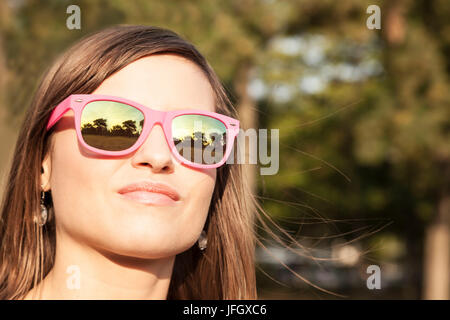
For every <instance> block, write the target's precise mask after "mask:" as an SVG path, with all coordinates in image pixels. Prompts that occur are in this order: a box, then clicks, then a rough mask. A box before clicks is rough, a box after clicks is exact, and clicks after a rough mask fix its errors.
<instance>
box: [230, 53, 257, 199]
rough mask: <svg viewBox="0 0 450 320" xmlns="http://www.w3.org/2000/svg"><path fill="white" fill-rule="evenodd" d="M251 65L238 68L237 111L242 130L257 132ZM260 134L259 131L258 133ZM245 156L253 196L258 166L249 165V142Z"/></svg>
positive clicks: (242, 65) (244, 63) (245, 63)
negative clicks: (248, 88)
mask: <svg viewBox="0 0 450 320" xmlns="http://www.w3.org/2000/svg"><path fill="white" fill-rule="evenodd" d="M251 67H252V65H251V63H250V62H248V61H244V62H243V63H242V64H241V65H240V66H239V68H238V71H237V77H236V82H235V91H236V93H237V95H238V99H239V101H238V102H237V110H238V113H239V119H240V123H241V128H242V129H244V130H246V129H249V128H254V129H255V130H257V125H258V119H257V117H258V114H257V112H256V103H255V101H254V99H253V98H252V97H251V96H250V95H249V93H248V90H247V87H248V83H249V81H250V72H251ZM257 132H258V131H257ZM243 151H244V154H245V157H244V159H245V163H246V164H245V165H244V175H245V179H246V181H247V183H248V185H249V187H250V190H251V192H252V193H253V194H256V174H257V171H256V168H257V166H255V165H252V164H248V163H249V159H250V157H249V148H248V142H246V148H245V150H243Z"/></svg>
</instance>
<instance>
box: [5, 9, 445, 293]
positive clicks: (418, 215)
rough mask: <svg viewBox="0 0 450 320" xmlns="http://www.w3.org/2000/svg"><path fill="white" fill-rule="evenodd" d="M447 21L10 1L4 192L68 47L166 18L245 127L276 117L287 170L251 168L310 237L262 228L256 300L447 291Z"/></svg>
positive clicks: (420, 15) (268, 196)
mask: <svg viewBox="0 0 450 320" xmlns="http://www.w3.org/2000/svg"><path fill="white" fill-rule="evenodd" d="M69 5H78V6H79V8H80V13H81V15H80V16H81V23H80V26H81V28H80V29H73V30H70V29H69V28H67V26H66V20H67V19H68V18H69V17H70V16H71V14H72V13H67V12H66V10H67V7H68V6H69ZM370 5H378V6H379V8H380V19H381V22H380V29H369V28H368V27H367V22H368V20H369V21H372V22H373V20H370V19H373V17H372V18H371V15H372V14H374V13H376V12H375V11H371V12H369V13H368V12H367V9H368V7H369V6H370ZM449 21H450V1H448V0H414V1H413V0H389V1H381V0H370V1H366V0H340V1H333V0H285V1H282V0H229V1H210V0H195V1H149V0H130V1H115V0H108V1H106V0H91V1H75V0H70V1H65V0H46V1H42V0H39V1H37V0H0V148H1V151H0V177H1V181H0V182H1V188H0V192H3V186H4V184H5V183H6V181H5V176H6V174H7V173H8V168H9V164H10V161H11V156H12V152H13V148H14V144H15V142H16V137H17V131H18V129H17V128H18V127H20V125H21V123H22V121H23V116H24V111H25V110H26V108H27V107H28V105H29V103H30V99H31V97H32V94H33V92H34V91H35V89H36V86H37V84H38V81H39V80H40V77H41V75H42V72H43V71H44V70H45V69H46V68H47V67H48V66H49V65H50V64H51V63H52V62H53V59H54V58H55V57H56V56H57V55H58V54H60V53H61V52H62V51H63V50H65V49H66V48H67V47H68V46H70V45H71V44H73V43H74V42H75V41H76V40H77V39H80V38H81V37H83V36H85V35H87V34H89V33H92V32H94V31H97V30H100V29H102V28H104V27H107V26H110V25H114V24H146V25H156V26H161V27H166V28H169V29H171V30H173V31H175V32H177V33H178V34H180V35H181V36H182V37H184V38H186V39H187V40H189V41H191V42H192V43H193V44H194V45H196V46H197V48H198V49H199V50H200V51H201V52H202V53H203V54H204V55H205V56H206V58H207V59H208V61H209V62H210V64H211V65H212V66H213V68H214V69H215V70H216V72H217V73H218V75H219V77H220V78H221V79H222V81H223V84H224V86H225V87H226V89H227V91H228V92H229V94H230V97H231V98H232V101H233V103H234V104H235V106H236V108H237V109H238V111H239V113H240V117H241V120H242V123H243V124H244V128H268V129H271V128H273V129H279V147H280V155H279V159H280V167H279V172H278V173H277V174H276V175H270V176H269V175H267V176H262V175H260V173H259V170H257V168H258V165H249V166H248V169H247V172H248V175H249V176H248V177H249V181H250V183H251V185H252V188H253V190H254V193H255V194H256V195H257V196H258V199H259V201H260V203H261V205H262V207H263V208H264V210H265V211H266V212H267V213H268V214H269V215H270V217H271V218H272V219H273V220H274V221H275V222H276V223H277V224H278V225H279V226H281V227H282V228H284V230H286V231H287V232H288V235H289V236H290V237H291V238H289V237H287V235H286V234H283V233H281V232H279V231H278V230H277V229H276V228H274V232H275V234H276V235H277V236H279V237H281V240H283V241H285V242H286V243H287V244H288V246H289V244H290V243H291V242H292V239H295V240H296V241H298V243H299V244H300V245H301V246H300V247H296V248H294V247H293V246H292V247H288V248H286V247H283V246H281V245H280V244H279V243H278V242H277V241H273V237H271V236H270V235H268V234H267V233H264V232H261V234H260V236H261V239H262V241H264V244H265V247H266V249H263V248H258V251H257V262H258V265H257V267H258V268H257V276H258V291H259V295H260V298H261V299H448V298H449V288H450V280H449V278H450V277H449V269H450V268H449V266H450V262H449V261H450V258H449V257H450V247H449V242H450V240H449V238H450V237H449V226H450V84H449V81H450V80H449V74H450V24H449ZM269 150H270V149H269ZM294 249H295V250H294ZM311 256H313V257H314V258H311ZM370 265H376V266H378V267H379V268H380V269H379V270H380V275H381V287H380V288H379V289H376V288H375V289H370V288H369V287H370V286H369V287H368V285H367V282H368V279H369V277H370V276H371V272H368V267H369V266H370ZM369 269H370V268H369ZM370 281H371V280H370V279H369V282H370Z"/></svg>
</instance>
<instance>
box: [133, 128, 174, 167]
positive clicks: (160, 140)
mask: <svg viewBox="0 0 450 320" xmlns="http://www.w3.org/2000/svg"><path fill="white" fill-rule="evenodd" d="M132 165H133V167H135V168H138V169H139V168H150V169H151V171H152V172H154V173H171V172H173V170H174V161H173V158H172V152H171V151H170V148H169V146H168V144H167V141H166V138H165V136H164V131H163V129H162V127H161V126H160V125H155V126H154V127H153V128H152V130H151V131H150V133H149V135H148V137H147V139H146V140H145V141H144V143H143V144H142V145H141V146H140V147H139V149H138V150H137V151H136V153H135V154H134V155H133V158H132Z"/></svg>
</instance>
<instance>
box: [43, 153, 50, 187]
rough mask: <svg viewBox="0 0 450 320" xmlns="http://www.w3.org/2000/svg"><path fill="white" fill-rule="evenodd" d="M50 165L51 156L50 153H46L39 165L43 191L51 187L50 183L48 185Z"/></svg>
mask: <svg viewBox="0 0 450 320" xmlns="http://www.w3.org/2000/svg"><path fill="white" fill-rule="evenodd" d="M51 167H52V163H51V157H50V153H47V155H46V156H45V158H44V161H42V166H41V187H42V190H44V191H48V190H50V189H51V185H50V174H51V171H50V169H51Z"/></svg>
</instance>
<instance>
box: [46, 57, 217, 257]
mask: <svg viewBox="0 0 450 320" xmlns="http://www.w3.org/2000/svg"><path fill="white" fill-rule="evenodd" d="M93 94H104V95H113V96H120V97H124V98H127V99H130V100H133V101H136V102H138V103H141V104H143V105H145V106H147V107H149V108H152V109H156V110H161V111H169V110H179V109H189V108H195V109H202V110H207V111H215V107H214V93H213V90H212V88H211V85H210V83H209V81H208V79H207V78H206V76H205V75H204V74H203V73H202V70H201V69H200V68H199V67H198V66H197V65H195V64H194V63H192V62H190V61H189V60H186V59H184V58H182V57H179V56H176V55H171V54H165V55H154V56H149V57H145V58H142V59H139V60H137V61H135V62H133V63H131V64H129V65H128V66H126V67H125V68H123V69H122V70H120V71H118V72H117V73H115V74H113V75H112V76H110V77H109V78H108V79H106V80H105V81H104V82H103V83H102V84H101V85H100V86H99V87H98V88H97V89H96V90H95V91H94V92H93ZM52 139H53V141H52V143H53V145H52V148H51V151H50V153H49V156H48V157H47V158H46V159H45V160H44V163H43V166H44V170H45V173H44V174H43V183H44V184H46V189H51V192H52V197H53V205H54V209H55V216H56V225H57V234H58V235H60V236H61V235H63V236H69V237H70V238H71V239H72V240H75V241H76V242H77V243H81V244H82V245H88V246H90V247H93V248H96V249H99V250H102V251H106V252H108V253H113V254H119V255H124V256H131V257H139V258H163V257H169V256H173V255H176V254H178V253H181V252H183V251H185V250H187V249H189V248H190V247H191V246H192V245H193V244H195V242H196V240H197V239H198V237H199V234H200V233H201V230H202V229H203V226H204V223H205V220H206V218H207V214H208V209H209V206H210V202H211V197H212V194H213V190H214V185H215V180H216V169H194V168H191V167H188V166H186V165H183V164H181V163H179V162H178V161H177V160H176V159H175V158H174V157H173V155H172V153H171V151H170V149H169V147H168V145H167V142H166V140H165V137H164V133H163V130H162V128H161V126H159V125H155V126H154V127H153V129H152V130H151V132H150V134H149V136H148V138H147V140H146V141H145V142H144V144H143V145H142V146H141V147H140V148H139V149H138V150H137V151H136V152H134V153H133V154H130V155H128V156H126V157H122V158H114V159H105V158H98V157H95V156H93V155H92V154H89V153H88V151H86V150H83V148H82V147H81V146H80V145H79V144H78V141H77V137H76V133H75V128H74V119H73V112H72V111H71V110H70V111H69V112H67V113H66V114H65V116H64V117H63V118H62V119H61V120H60V121H59V122H58V123H57V125H56V128H55V133H54V135H53V137H52ZM142 181H149V182H155V183H162V184H164V185H166V186H169V187H170V188H172V189H174V190H175V191H176V192H177V193H178V194H179V200H177V201H175V202H174V203H172V204H171V205H164V204H163V203H159V204H144V203H142V202H139V201H136V200H132V199H130V198H126V197H123V195H121V194H119V193H118V191H119V190H120V189H122V188H123V187H125V186H127V185H129V184H132V183H136V182H142Z"/></svg>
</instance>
